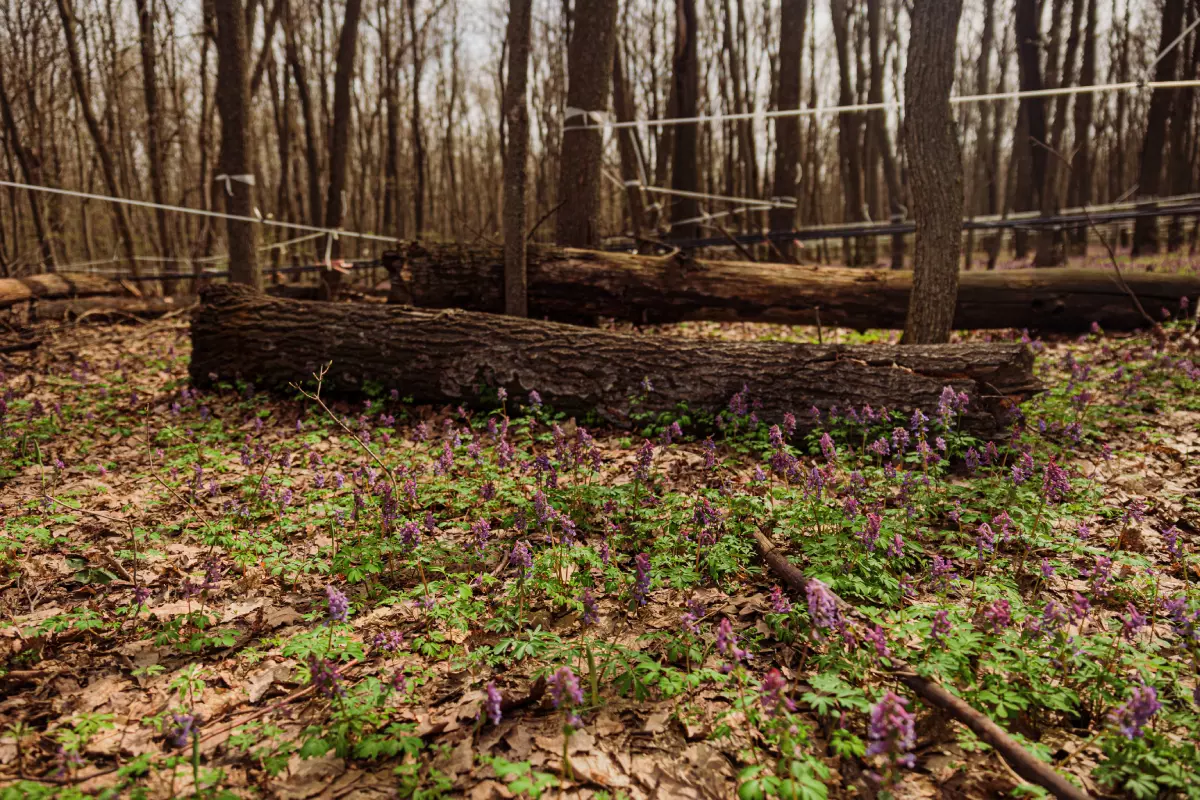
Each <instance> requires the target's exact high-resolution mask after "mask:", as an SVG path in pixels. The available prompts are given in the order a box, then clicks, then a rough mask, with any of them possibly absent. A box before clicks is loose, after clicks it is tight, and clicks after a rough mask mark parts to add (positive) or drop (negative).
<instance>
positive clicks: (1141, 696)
mask: <svg viewBox="0 0 1200 800" xmlns="http://www.w3.org/2000/svg"><path fill="white" fill-rule="evenodd" d="M1161 708H1162V703H1160V702H1159V701H1158V692H1157V691H1155V689H1154V687H1153V686H1146V685H1145V684H1142V685H1141V686H1135V687H1133V694H1132V695H1131V696H1130V698H1129V699H1128V700H1127V701H1125V703H1124V705H1121V706H1118V707H1117V708H1115V709H1113V710H1112V712H1110V713H1109V717H1108V718H1109V721H1110V722H1111V723H1112V724H1114V725H1116V726H1117V729H1118V730H1119V731H1120V732H1121V735H1122V736H1124V737H1125V738H1127V739H1131V740H1132V739H1137V738H1140V737H1141V736H1142V735H1144V731H1143V730H1142V729H1143V728H1144V727H1146V724H1147V723H1149V722H1150V720H1151V719H1152V718H1153V717H1154V715H1155V714H1157V713H1158V712H1159V710H1160V709H1161Z"/></svg>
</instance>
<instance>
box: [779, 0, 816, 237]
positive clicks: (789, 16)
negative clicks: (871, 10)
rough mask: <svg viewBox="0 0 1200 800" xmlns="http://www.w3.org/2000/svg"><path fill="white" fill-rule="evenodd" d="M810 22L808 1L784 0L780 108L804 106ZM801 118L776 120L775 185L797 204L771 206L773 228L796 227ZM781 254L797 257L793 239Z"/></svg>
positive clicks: (781, 195)
mask: <svg viewBox="0 0 1200 800" xmlns="http://www.w3.org/2000/svg"><path fill="white" fill-rule="evenodd" d="M807 22H808V0H781V2H780V6H779V41H780V45H779V90H778V92H777V94H776V101H775V103H776V107H777V108H778V109H779V110H780V111H789V110H792V109H798V108H800V89H801V72H802V69H803V65H804V34H805V30H804V29H805V25H806V24H807ZM800 147H801V142H800V118H799V117H778V118H776V120H775V185H774V195H775V197H776V198H777V199H782V198H791V199H792V200H793V201H796V206H795V207H792V208H787V207H783V206H777V207H775V208H772V209H771V213H770V223H771V230H773V231H787V230H791V229H793V228H795V227H796V213H797V209H798V208H799V201H798V198H797V195H798V194H799V193H798V192H797V191H796V188H797V186H796V179H797V173H798V171H799V165H800V160H801V158H802V154H801V152H800ZM779 252H780V254H781V255H782V256H783V257H784V258H786V259H795V256H796V253H795V246H794V244H793V243H792V241H791V240H788V241H786V242H781V243H780V245H779Z"/></svg>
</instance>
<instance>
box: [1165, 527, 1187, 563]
mask: <svg viewBox="0 0 1200 800" xmlns="http://www.w3.org/2000/svg"><path fill="white" fill-rule="evenodd" d="M1162 536H1163V546H1164V547H1165V548H1166V550H1167V555H1168V556H1170V558H1171V560H1172V561H1178V560H1179V559H1181V558H1183V551H1182V550H1181V549H1180V548H1179V528H1176V527H1175V526H1174V525H1172V526H1171V527H1169V528H1167V529H1166V530H1165V531H1163V534H1162Z"/></svg>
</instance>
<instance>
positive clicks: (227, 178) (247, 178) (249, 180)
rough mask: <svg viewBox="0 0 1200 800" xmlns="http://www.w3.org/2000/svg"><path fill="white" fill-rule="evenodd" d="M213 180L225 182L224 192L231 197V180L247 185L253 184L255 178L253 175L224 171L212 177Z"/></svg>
mask: <svg viewBox="0 0 1200 800" xmlns="http://www.w3.org/2000/svg"><path fill="white" fill-rule="evenodd" d="M213 181H214V182H216V181H224V182H225V194H227V195H229V196H230V197H233V182H234V181H237V182H238V183H244V184H246V185H247V186H253V185H254V183H255V178H254V176H253V175H226V174H225V173H221V174H220V175H218V176H217V177H215V178H213Z"/></svg>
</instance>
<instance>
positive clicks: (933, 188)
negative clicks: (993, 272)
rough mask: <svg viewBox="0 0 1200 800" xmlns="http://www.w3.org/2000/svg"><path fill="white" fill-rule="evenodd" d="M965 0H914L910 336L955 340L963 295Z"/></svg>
mask: <svg viewBox="0 0 1200 800" xmlns="http://www.w3.org/2000/svg"><path fill="white" fill-rule="evenodd" d="M961 14H962V0H914V2H913V10H912V33H911V36H910V38H909V47H910V48H911V50H912V52H914V53H920V54H921V57H920V58H910V59H909V61H908V67H907V69H906V70H905V72H904V146H905V150H906V152H907V153H908V158H909V163H910V164H911V166H912V200H913V217H914V218H915V220H916V225H917V230H916V252H915V254H914V261H913V288H912V294H911V295H910V297H909V305H908V319H907V321H906V322H905V326H904V341H905V342H906V343H908V344H938V343H942V342H948V341H950V329H951V327H952V325H953V324H954V309H955V305H956V303H957V301H958V256H959V251H960V249H961V245H962V240H961V225H962V208H963V195H962V160H961V155H960V152H959V145H958V135H957V132H956V130H955V126H954V117H953V115H952V114H951V112H950V90H951V88H952V87H953V84H954V63H955V53H954V46H955V41H956V39H957V35H958V19H959V17H960V16H961Z"/></svg>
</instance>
